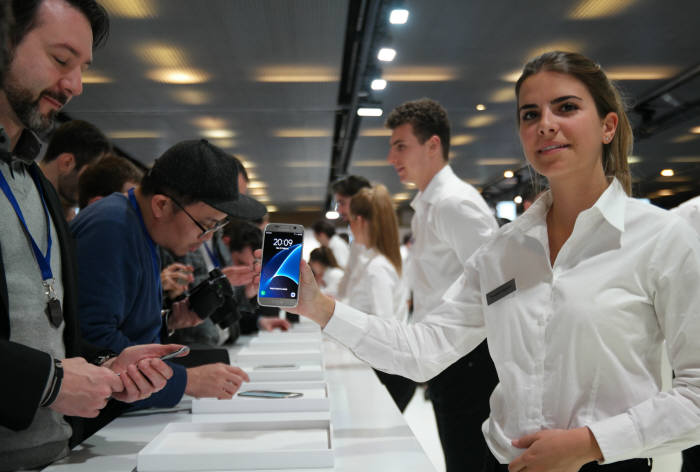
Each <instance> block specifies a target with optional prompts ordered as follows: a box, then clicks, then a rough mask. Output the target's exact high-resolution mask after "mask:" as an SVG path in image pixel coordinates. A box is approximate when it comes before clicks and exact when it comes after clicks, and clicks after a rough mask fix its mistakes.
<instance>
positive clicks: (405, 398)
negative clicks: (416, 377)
mask: <svg viewBox="0 0 700 472" xmlns="http://www.w3.org/2000/svg"><path fill="white" fill-rule="evenodd" d="M373 370H374V373H375V374H377V377H379V381H380V382H381V383H382V384H384V386H385V387H386V389H387V390H388V391H389V395H391V398H393V399H394V403H396V406H397V407H399V410H401V413H403V411H404V410H405V409H406V406H408V402H410V401H411V398H413V393H414V392H415V391H416V383H415V382H414V381H413V380H411V379H407V378H406V377H401V376H400V375H393V374H387V373H386V372H382V371H380V370H377V369H373Z"/></svg>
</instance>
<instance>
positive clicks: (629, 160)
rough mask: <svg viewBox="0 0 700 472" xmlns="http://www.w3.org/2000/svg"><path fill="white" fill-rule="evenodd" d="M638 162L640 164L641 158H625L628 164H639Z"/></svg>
mask: <svg viewBox="0 0 700 472" xmlns="http://www.w3.org/2000/svg"><path fill="white" fill-rule="evenodd" d="M640 162H642V158H641V157H639V156H627V163H628V164H639V163H640Z"/></svg>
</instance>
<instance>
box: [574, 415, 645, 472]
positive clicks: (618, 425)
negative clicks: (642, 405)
mask: <svg viewBox="0 0 700 472" xmlns="http://www.w3.org/2000/svg"><path fill="white" fill-rule="evenodd" d="M587 426H588V429H590V430H591V432H592V433H593V436H595V439H596V441H597V442H598V447H600V452H602V453H603V460H602V461H600V464H609V463H611V462H618V461H622V460H627V459H632V458H635V457H639V455H640V454H641V453H642V450H643V446H642V441H641V438H640V437H639V434H637V429H636V428H635V426H634V423H633V422H632V418H630V416H629V415H628V414H627V413H623V414H621V415H617V416H613V417H611V418H606V419H604V420H602V421H599V422H597V423H594V424H591V425H587Z"/></svg>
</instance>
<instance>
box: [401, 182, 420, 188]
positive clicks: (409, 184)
mask: <svg viewBox="0 0 700 472" xmlns="http://www.w3.org/2000/svg"><path fill="white" fill-rule="evenodd" d="M403 186H404V187H406V188H410V189H414V188H417V185H416V184H414V183H413V182H406V183H405V184H403Z"/></svg>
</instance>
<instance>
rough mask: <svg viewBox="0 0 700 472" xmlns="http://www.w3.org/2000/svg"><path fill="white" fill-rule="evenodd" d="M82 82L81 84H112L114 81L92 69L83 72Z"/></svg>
mask: <svg viewBox="0 0 700 472" xmlns="http://www.w3.org/2000/svg"><path fill="white" fill-rule="evenodd" d="M82 81H83V84H109V83H111V82H114V79H113V78H111V77H108V76H106V75H104V74H102V73H100V72H97V71H96V70H94V69H88V70H86V71H85V72H83V77H82Z"/></svg>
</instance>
